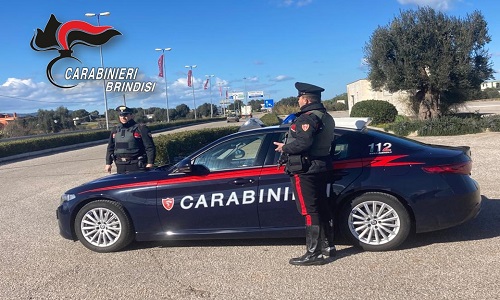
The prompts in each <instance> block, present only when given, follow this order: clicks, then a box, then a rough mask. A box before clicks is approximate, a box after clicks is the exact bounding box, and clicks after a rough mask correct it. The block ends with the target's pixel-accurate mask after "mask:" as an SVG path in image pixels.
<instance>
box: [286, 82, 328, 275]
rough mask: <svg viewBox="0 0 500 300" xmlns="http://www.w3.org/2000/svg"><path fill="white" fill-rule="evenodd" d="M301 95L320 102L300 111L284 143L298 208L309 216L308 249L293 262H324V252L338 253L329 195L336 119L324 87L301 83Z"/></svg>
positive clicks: (305, 263) (298, 263)
mask: <svg viewBox="0 0 500 300" xmlns="http://www.w3.org/2000/svg"><path fill="white" fill-rule="evenodd" d="M295 87H296V88H297V90H298V91H299V97H300V96H301V95H307V94H311V95H313V97H315V99H317V102H316V101H315V102H313V103H308V104H305V105H303V106H302V107H301V109H300V111H299V112H298V113H296V114H295V115H296V119H295V120H294V121H293V123H292V124H291V125H290V129H289V132H288V136H287V139H286V142H285V145H283V148H282V149H283V153H284V154H286V155H287V164H286V167H285V171H286V172H287V173H288V174H290V178H291V183H292V188H293V191H294V194H295V200H296V204H297V209H298V211H299V212H300V213H301V214H302V215H303V216H304V217H305V225H306V247H307V248H306V249H307V252H306V254H304V255H303V256H302V257H298V258H293V259H291V260H290V263H291V264H295V265H313V264H323V263H325V260H324V258H323V254H324V255H328V256H334V255H335V247H334V246H333V227H332V226H333V222H332V215H331V212H332V209H331V207H330V205H329V203H328V198H327V191H326V189H327V183H328V181H329V180H331V170H332V168H333V165H332V158H331V157H330V147H331V144H332V141H333V137H334V132H333V131H334V128H335V122H334V120H333V118H332V116H331V115H329V114H328V112H327V111H326V109H325V107H324V106H323V104H322V103H321V102H320V101H321V92H323V91H324V89H323V88H320V87H317V86H314V85H310V84H306V83H300V82H297V83H296V84H295Z"/></svg>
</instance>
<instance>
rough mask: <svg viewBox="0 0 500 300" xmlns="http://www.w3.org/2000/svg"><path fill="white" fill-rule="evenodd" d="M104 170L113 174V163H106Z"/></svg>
mask: <svg viewBox="0 0 500 300" xmlns="http://www.w3.org/2000/svg"><path fill="white" fill-rule="evenodd" d="M104 172H108V173H109V174H111V165H106V166H105V167H104Z"/></svg>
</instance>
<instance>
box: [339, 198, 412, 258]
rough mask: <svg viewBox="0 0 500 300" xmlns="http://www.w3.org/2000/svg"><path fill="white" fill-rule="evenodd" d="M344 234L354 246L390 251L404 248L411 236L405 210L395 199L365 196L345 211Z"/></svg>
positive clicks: (369, 249)
mask: <svg viewBox="0 0 500 300" xmlns="http://www.w3.org/2000/svg"><path fill="white" fill-rule="evenodd" d="M341 224H342V231H343V233H344V235H346V236H347V237H348V238H349V239H350V240H351V241H352V242H353V244H354V245H355V246H359V247H361V248H363V249H364V250H368V251H387V250H392V249H394V248H396V247H398V246H399V245H401V244H402V243H403V242H404V241H405V240H406V238H407V237H408V235H409V233H410V228H411V225H410V224H411V222H410V217H409V214H408V212H407V210H406V208H405V207H404V206H403V205H402V204H401V202H399V201H398V200H397V199H396V198H395V197H394V196H391V195H388V194H384V193H376V192H371V193H365V194H363V195H361V196H359V197H357V198H355V199H354V200H353V201H352V202H351V203H349V205H346V206H345V207H344V209H343V211H342V223H341Z"/></svg>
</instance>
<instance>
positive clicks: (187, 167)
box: [175, 160, 193, 173]
mask: <svg viewBox="0 0 500 300" xmlns="http://www.w3.org/2000/svg"><path fill="white" fill-rule="evenodd" d="M192 166H193V165H191V161H189V160H185V161H182V162H180V163H179V165H178V166H177V168H176V169H175V173H191V172H192Z"/></svg>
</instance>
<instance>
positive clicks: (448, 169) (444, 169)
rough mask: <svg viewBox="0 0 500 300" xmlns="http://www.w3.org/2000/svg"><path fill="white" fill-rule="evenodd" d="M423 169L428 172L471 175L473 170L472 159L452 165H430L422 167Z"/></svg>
mask: <svg viewBox="0 0 500 300" xmlns="http://www.w3.org/2000/svg"><path fill="white" fill-rule="evenodd" d="M422 169H423V170H424V171H425V172H427V173H440V174H464V175H470V174H471V171H472V161H467V162H461V163H456V164H451V165H438V166H428V167H422Z"/></svg>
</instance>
